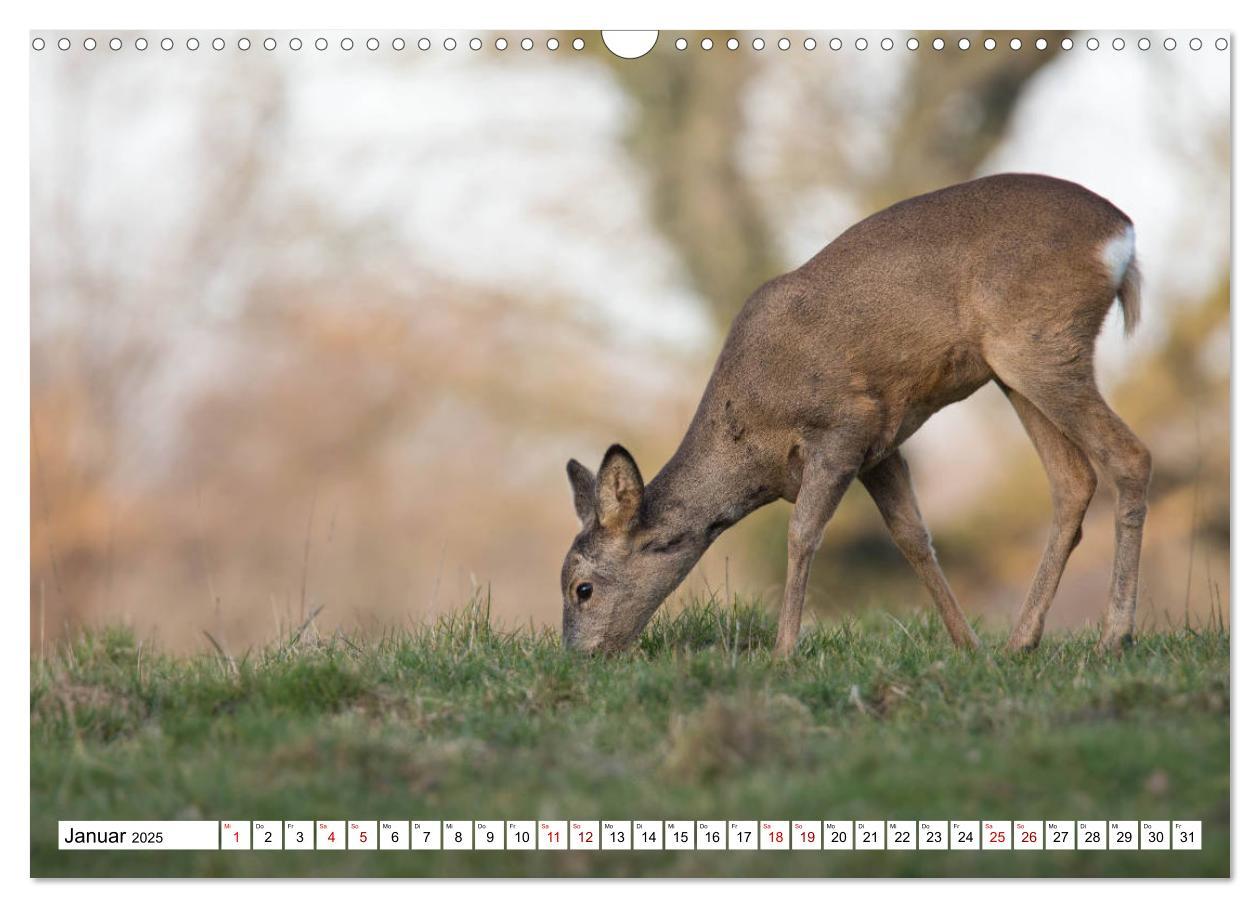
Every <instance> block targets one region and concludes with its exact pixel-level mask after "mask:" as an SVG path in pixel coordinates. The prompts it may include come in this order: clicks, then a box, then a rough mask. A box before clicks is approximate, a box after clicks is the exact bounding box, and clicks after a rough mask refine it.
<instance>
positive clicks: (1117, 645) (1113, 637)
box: [1095, 631, 1133, 656]
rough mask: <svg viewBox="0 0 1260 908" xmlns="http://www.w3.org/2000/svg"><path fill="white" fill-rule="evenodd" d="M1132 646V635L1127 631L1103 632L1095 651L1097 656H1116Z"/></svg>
mask: <svg viewBox="0 0 1260 908" xmlns="http://www.w3.org/2000/svg"><path fill="white" fill-rule="evenodd" d="M1132 645H1133V634H1132V633H1131V632H1129V631H1116V632H1112V631H1103V635H1102V637H1100V638H1099V640H1098V646H1097V647H1095V649H1096V650H1097V652H1098V654H1099V655H1103V656H1118V655H1120V653H1122V652H1124V651H1125V650H1126V649H1128V648H1129V647H1131V646H1132Z"/></svg>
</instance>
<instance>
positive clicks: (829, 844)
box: [823, 820, 853, 851]
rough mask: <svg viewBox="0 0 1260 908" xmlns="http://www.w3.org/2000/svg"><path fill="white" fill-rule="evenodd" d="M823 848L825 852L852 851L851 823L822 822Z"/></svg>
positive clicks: (840, 821)
mask: <svg viewBox="0 0 1260 908" xmlns="http://www.w3.org/2000/svg"><path fill="white" fill-rule="evenodd" d="M823 848H824V849H825V850H827V851H852V850H853V821H852V820H823Z"/></svg>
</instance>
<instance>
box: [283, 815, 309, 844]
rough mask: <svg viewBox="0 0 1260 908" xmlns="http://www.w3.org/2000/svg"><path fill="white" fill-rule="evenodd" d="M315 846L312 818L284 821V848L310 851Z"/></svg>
mask: <svg viewBox="0 0 1260 908" xmlns="http://www.w3.org/2000/svg"><path fill="white" fill-rule="evenodd" d="M314 847H315V821H314V820H285V821H284V850H285V851H310V850H312V849H313V848H314Z"/></svg>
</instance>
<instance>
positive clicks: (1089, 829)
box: [1076, 820, 1107, 851]
mask: <svg viewBox="0 0 1260 908" xmlns="http://www.w3.org/2000/svg"><path fill="white" fill-rule="evenodd" d="M1076 848H1077V850H1078V851H1106V850H1107V821H1106V820H1077V821H1076Z"/></svg>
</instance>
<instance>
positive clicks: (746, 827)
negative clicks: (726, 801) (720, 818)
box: [726, 820, 758, 851]
mask: <svg viewBox="0 0 1260 908" xmlns="http://www.w3.org/2000/svg"><path fill="white" fill-rule="evenodd" d="M757 844H758V841H757V821H756V820H730V821H729V822H727V824H726V847H727V848H728V849H730V850H731V851H756V850H757Z"/></svg>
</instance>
